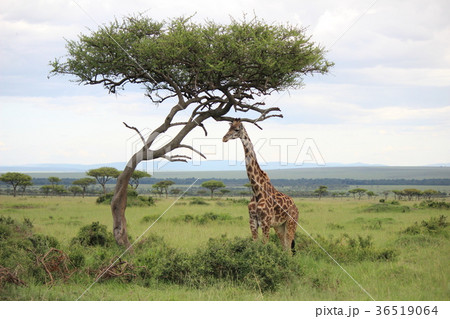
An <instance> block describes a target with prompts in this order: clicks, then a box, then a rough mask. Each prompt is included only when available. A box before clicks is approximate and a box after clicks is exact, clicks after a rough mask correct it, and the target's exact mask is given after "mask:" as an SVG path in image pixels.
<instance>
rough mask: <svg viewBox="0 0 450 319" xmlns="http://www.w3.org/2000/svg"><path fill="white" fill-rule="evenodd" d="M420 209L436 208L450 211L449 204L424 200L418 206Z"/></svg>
mask: <svg viewBox="0 0 450 319" xmlns="http://www.w3.org/2000/svg"><path fill="white" fill-rule="evenodd" d="M419 207H420V208H437V209H450V203H447V202H436V201H433V200H424V201H422V202H421V203H420V204H419Z"/></svg>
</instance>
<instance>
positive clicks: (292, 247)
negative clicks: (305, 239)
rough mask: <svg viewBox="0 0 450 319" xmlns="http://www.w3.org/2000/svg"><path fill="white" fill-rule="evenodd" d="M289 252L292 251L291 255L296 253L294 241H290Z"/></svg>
mask: <svg viewBox="0 0 450 319" xmlns="http://www.w3.org/2000/svg"><path fill="white" fill-rule="evenodd" d="M291 251H292V255H295V253H296V250H295V239H292V242H291Z"/></svg>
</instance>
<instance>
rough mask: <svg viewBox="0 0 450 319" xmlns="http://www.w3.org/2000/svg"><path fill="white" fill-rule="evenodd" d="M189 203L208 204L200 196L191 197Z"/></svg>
mask: <svg viewBox="0 0 450 319" xmlns="http://www.w3.org/2000/svg"><path fill="white" fill-rule="evenodd" d="M189 205H209V203H207V202H205V201H204V200H203V199H201V198H196V197H194V198H192V199H191V201H190V202H189Z"/></svg>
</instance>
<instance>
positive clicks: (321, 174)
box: [0, 161, 450, 179]
mask: <svg viewBox="0 0 450 319" xmlns="http://www.w3.org/2000/svg"><path fill="white" fill-rule="evenodd" d="M195 164H198V165H195ZM231 164H233V165H230V163H229V162H227V161H203V162H201V163H167V162H156V163H154V162H150V163H142V164H141V165H140V167H138V169H142V170H146V171H148V172H149V173H151V174H152V175H153V177H155V178H202V179H203V178H211V179H212V178H217V179H220V178H222V179H236V178H239V179H240V178H247V175H246V171H245V165H244V164H243V163H231ZM102 166H110V167H115V168H117V169H119V170H122V169H123V168H124V167H125V163H124V162H115V163H103V164H92V165H84V164H38V165H23V166H0V173H4V172H24V173H28V174H30V175H31V176H33V177H48V176H58V177H61V178H80V177H83V176H85V172H86V171H87V170H89V169H92V168H98V167H102ZM261 166H262V168H263V169H264V170H265V171H266V172H267V173H268V175H269V176H270V178H272V179H300V178H306V179H312V178H314V179H317V178H340V179H346V178H348V179H432V178H438V179H439V178H441V179H442V178H444V179H447V178H450V165H448V164H444V165H442V166H381V165H368V164H362V163H355V164H339V163H330V164H327V165H325V166H317V165H303V166H296V165H294V164H289V165H280V164H279V163H267V164H266V165H261Z"/></svg>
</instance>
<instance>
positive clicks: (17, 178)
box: [0, 172, 31, 196]
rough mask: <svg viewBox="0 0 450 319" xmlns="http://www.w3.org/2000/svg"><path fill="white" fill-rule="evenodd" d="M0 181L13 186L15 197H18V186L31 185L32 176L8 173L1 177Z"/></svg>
mask: <svg viewBox="0 0 450 319" xmlns="http://www.w3.org/2000/svg"><path fill="white" fill-rule="evenodd" d="M0 181H1V182H3V183H7V184H11V186H12V187H13V195H14V196H16V191H17V186H21V185H23V186H28V185H31V176H29V175H26V174H22V173H15V172H8V173H5V174H2V175H1V176H0Z"/></svg>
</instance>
